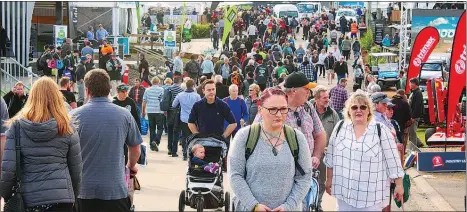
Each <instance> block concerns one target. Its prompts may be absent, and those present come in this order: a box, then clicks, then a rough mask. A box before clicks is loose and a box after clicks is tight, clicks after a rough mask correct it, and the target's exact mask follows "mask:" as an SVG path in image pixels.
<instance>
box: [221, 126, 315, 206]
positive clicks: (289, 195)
mask: <svg viewBox="0 0 467 212" xmlns="http://www.w3.org/2000/svg"><path fill="white" fill-rule="evenodd" d="M249 130H250V126H247V127H244V128H242V129H240V130H239V131H238V133H237V134H236V136H235V138H234V140H233V142H231V144H230V150H229V158H228V166H229V171H228V174H229V180H230V185H231V187H232V191H233V199H232V201H233V204H234V206H235V210H237V211H251V210H253V208H254V207H255V205H256V204H258V203H260V204H264V205H266V206H268V207H269V208H271V209H274V208H276V207H279V206H280V205H282V204H284V206H285V210H286V211H301V203H302V201H303V199H305V196H306V194H307V192H308V190H309V188H310V182H311V173H312V167H311V154H310V149H309V148H308V143H307V142H306V140H305V136H304V135H303V133H302V132H300V131H296V133H297V138H298V146H299V155H298V163H299V164H300V166H301V167H302V168H303V170H304V171H305V175H303V176H302V175H301V174H300V173H299V172H298V171H297V170H296V169H295V164H294V159H293V156H292V153H291V152H290V148H289V146H288V145H287V143H284V144H283V145H281V146H280V147H281V149H280V150H279V154H278V155H277V156H274V154H273V153H272V146H271V145H270V144H269V143H267V142H268V141H266V140H264V139H263V137H262V136H260V138H259V140H258V143H257V145H256V148H255V150H254V152H253V154H252V155H251V156H250V158H249V159H248V161H246V159H245V145H246V141H247V139H248V133H249ZM245 170H246V172H245ZM245 174H246V177H245Z"/></svg>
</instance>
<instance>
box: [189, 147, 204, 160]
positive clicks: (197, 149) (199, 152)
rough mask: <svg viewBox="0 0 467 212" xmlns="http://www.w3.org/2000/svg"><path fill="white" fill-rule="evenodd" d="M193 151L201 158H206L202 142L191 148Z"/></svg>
mask: <svg viewBox="0 0 467 212" xmlns="http://www.w3.org/2000/svg"><path fill="white" fill-rule="evenodd" d="M191 152H192V153H193V155H194V156H195V157H198V158H199V159H204V156H205V154H204V147H203V146H202V145H201V144H196V145H194V146H193V148H191Z"/></svg>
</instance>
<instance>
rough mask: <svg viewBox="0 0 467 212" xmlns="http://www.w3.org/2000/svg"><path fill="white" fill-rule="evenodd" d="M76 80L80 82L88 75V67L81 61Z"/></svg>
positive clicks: (77, 68) (77, 67)
mask: <svg viewBox="0 0 467 212" xmlns="http://www.w3.org/2000/svg"><path fill="white" fill-rule="evenodd" d="M75 74H76V81H77V82H79V81H80V80H84V75H86V67H85V65H84V64H82V63H80V64H79V65H78V66H76V72H75Z"/></svg>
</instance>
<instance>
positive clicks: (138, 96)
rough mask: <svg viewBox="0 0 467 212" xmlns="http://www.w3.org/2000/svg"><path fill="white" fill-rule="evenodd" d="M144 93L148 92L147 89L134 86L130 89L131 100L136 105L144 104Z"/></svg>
mask: <svg viewBox="0 0 467 212" xmlns="http://www.w3.org/2000/svg"><path fill="white" fill-rule="evenodd" d="M144 91H146V89H145V88H144V87H143V86H139V88H136V87H135V86H133V87H132V88H131V89H130V92H129V93H128V96H130V98H132V99H133V100H135V102H136V103H138V104H143V96H144Z"/></svg>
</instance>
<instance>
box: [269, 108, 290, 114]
mask: <svg viewBox="0 0 467 212" xmlns="http://www.w3.org/2000/svg"><path fill="white" fill-rule="evenodd" d="M263 108H264V109H266V110H268V111H269V114H271V115H276V114H277V113H278V112H279V111H280V113H281V114H287V113H288V112H289V108H287V107H283V108H276V107H272V108H267V107H263Z"/></svg>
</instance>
